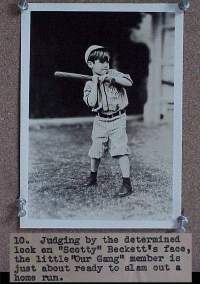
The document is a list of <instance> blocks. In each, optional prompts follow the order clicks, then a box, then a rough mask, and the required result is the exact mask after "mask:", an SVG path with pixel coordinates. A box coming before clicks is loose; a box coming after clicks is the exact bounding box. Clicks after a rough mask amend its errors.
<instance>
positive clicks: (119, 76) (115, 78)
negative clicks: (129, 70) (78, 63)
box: [99, 70, 133, 87]
mask: <svg viewBox="0 0 200 284" xmlns="http://www.w3.org/2000/svg"><path fill="white" fill-rule="evenodd" d="M99 79H100V81H107V80H109V81H110V83H111V84H113V85H114V84H118V85H120V86H122V87H131V86H132V85H133V81H132V79H131V77H130V75H129V74H124V73H121V72H119V71H116V70H110V73H109V74H106V75H104V76H101V77H100V78H99Z"/></svg>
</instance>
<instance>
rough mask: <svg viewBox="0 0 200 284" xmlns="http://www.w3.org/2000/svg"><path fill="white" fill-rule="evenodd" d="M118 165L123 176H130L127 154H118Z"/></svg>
mask: <svg viewBox="0 0 200 284" xmlns="http://www.w3.org/2000/svg"><path fill="white" fill-rule="evenodd" d="M118 159H119V166H120V169H121V172H122V177H123V178H130V162H129V157H128V155H124V156H119V158H118Z"/></svg>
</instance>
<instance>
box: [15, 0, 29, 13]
mask: <svg viewBox="0 0 200 284" xmlns="http://www.w3.org/2000/svg"><path fill="white" fill-rule="evenodd" d="M17 6H18V9H19V10H20V11H21V12H23V11H25V10H27V9H28V2H27V0H19V1H18V5H17Z"/></svg>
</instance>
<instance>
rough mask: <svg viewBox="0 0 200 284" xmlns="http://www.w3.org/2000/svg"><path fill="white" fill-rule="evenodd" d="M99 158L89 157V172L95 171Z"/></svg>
mask: <svg viewBox="0 0 200 284" xmlns="http://www.w3.org/2000/svg"><path fill="white" fill-rule="evenodd" d="M100 161H101V159H96V158H91V172H97V171H98V168H99V164H100Z"/></svg>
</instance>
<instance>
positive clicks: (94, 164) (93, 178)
mask: <svg viewBox="0 0 200 284" xmlns="http://www.w3.org/2000/svg"><path fill="white" fill-rule="evenodd" d="M100 161H101V159H96V158H91V173H90V178H89V181H88V183H87V186H91V185H96V184H97V172H98V168H99V164H100Z"/></svg>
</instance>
